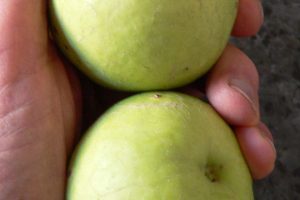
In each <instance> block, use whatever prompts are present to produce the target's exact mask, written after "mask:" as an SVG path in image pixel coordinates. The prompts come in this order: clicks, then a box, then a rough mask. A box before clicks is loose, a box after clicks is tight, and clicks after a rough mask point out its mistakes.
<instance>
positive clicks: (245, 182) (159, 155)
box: [67, 92, 253, 200]
mask: <svg viewBox="0 0 300 200" xmlns="http://www.w3.org/2000/svg"><path fill="white" fill-rule="evenodd" d="M157 94H159V95H157ZM210 167H212V169H215V171H216V173H215V174H216V179H217V180H216V181H215V182H213V181H211V179H209V178H208V177H212V176H213V175H212V176H207V170H208V169H209V168H210ZM67 199H68V200H83V199H88V200H96V199H101V200H160V199H161V200H253V192H252V179H251V175H250V173H249V169H248V168H247V165H246V163H245V161H244V158H243V156H242V154H241V152H240V149H239V145H238V143H237V141H236V139H235V136H234V134H233V132H232V131H231V129H230V128H229V126H228V125H227V124H226V123H225V122H224V121H223V120H222V119H221V118H220V117H219V116H218V114H217V113H216V112H215V111H214V110H213V109H212V108H211V106H209V105H208V104H207V103H204V102H202V101H200V100H199V99H196V98H194V97H190V96H187V95H183V94H180V93H174V92H159V93H154V92H153V93H144V94H139V95H136V96H133V97H130V98H128V99H126V100H123V101H121V102H120V103H118V104H116V105H115V106H113V107H112V108H111V109H110V110H109V111H108V112H107V113H106V114H105V115H104V116H102V117H101V118H100V119H99V120H98V121H97V122H96V123H95V125H94V126H93V127H92V128H91V129H90V130H89V131H88V132H87V134H86V135H85V137H84V138H83V140H82V141H81V143H80V145H79V146H78V148H77V151H76V153H75V154H74V157H73V160H72V164H71V168H70V177H69V181H68V188H67Z"/></svg>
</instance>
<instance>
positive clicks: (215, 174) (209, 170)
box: [204, 165, 223, 183]
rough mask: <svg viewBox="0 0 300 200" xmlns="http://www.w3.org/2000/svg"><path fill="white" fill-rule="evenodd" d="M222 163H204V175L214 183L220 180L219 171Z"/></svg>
mask: <svg viewBox="0 0 300 200" xmlns="http://www.w3.org/2000/svg"><path fill="white" fill-rule="evenodd" d="M222 168H223V166H222V165H206V166H205V170H204V173H205V176H206V177H207V178H208V179H209V180H210V181H211V182H212V183H216V182H218V181H220V172H221V170H222Z"/></svg>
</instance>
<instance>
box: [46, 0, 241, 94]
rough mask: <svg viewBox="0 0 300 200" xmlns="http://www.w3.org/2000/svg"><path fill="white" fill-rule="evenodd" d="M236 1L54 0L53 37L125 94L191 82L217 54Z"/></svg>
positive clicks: (100, 78) (71, 55) (73, 57)
mask: <svg viewBox="0 0 300 200" xmlns="http://www.w3.org/2000/svg"><path fill="white" fill-rule="evenodd" d="M236 11H237V0H176V1H174V0H76V1H74V0H52V1H50V19H51V22H52V35H53V37H54V38H55V40H56V41H57V43H58V44H59V46H60V48H61V49H62V51H63V52H64V54H65V55H66V56H67V57H68V58H69V59H70V60H71V61H72V62H73V63H74V64H75V65H77V66H78V67H79V68H80V69H81V70H83V71H84V72H85V73H86V74H88V75H89V76H90V77H91V78H92V79H94V80H95V81H97V82H99V83H101V84H103V85H105V86H107V87H111V88H115V89H120V90H129V91H143V90H160V89H170V88H174V87H179V86H182V85H185V84H187V83H190V82H192V81H193V80H195V79H197V78H198V77H199V76H201V75H203V74H204V73H205V72H207V71H208V69H209V68H210V67H212V65H213V64H214V63H215V62H216V60H217V59H218V57H219V56H220V54H221V53H222V51H223V49H224V47H225V45H226V43H227V41H228V38H229V35H230V32H231V29H232V26H233V23H234V21H235V16H236Z"/></svg>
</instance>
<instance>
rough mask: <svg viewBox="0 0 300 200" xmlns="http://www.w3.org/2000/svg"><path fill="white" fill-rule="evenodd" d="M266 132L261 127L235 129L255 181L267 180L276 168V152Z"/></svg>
mask: <svg viewBox="0 0 300 200" xmlns="http://www.w3.org/2000/svg"><path fill="white" fill-rule="evenodd" d="M265 131H266V130H265V129H261V127H260V125H258V126H256V127H238V128H236V129H235V132H236V135H237V139H238V141H239V144H240V147H241V150H242V152H243V154H244V157H245V159H246V161H247V163H248V166H249V169H250V171H251V174H252V177H253V178H254V179H262V178H265V177H266V176H268V175H269V174H270V173H271V172H272V171H273V169H274V166H275V160H276V150H275V147H274V144H273V142H272V141H271V140H270V139H269V137H266V134H269V133H265Z"/></svg>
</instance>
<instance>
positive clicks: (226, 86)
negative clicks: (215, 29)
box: [206, 45, 260, 126]
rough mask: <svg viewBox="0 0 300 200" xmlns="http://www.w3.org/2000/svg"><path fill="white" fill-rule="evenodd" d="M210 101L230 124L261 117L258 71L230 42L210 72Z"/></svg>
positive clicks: (251, 122) (247, 122) (254, 121)
mask: <svg viewBox="0 0 300 200" xmlns="http://www.w3.org/2000/svg"><path fill="white" fill-rule="evenodd" d="M206 94H207V98H208V100H209V102H210V103H211V104H212V105H213V107H214V108H215V109H216V110H217V111H218V112H219V114H220V115H221V116H222V117H223V118H224V119H225V120H226V122H227V123H229V124H231V125H238V126H252V125H255V124H257V123H258V121H259V115H260V113H259V103H258V102H259V101H258V73H257V71H256V67H255V65H254V64H253V63H252V61H251V60H250V59H249V58H248V57H247V56H246V55H245V54H243V53H242V52H241V51H240V50H238V49H237V48H235V47H233V46H230V45H229V46H228V47H227V48H226V49H225V52H224V54H223V55H222V56H221V58H220V60H219V61H218V62H217V64H216V65H215V67H214V68H213V70H212V71H211V72H210V74H209V75H208V80H207V83H206Z"/></svg>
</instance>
